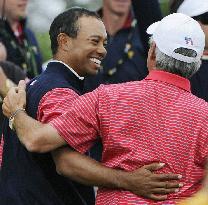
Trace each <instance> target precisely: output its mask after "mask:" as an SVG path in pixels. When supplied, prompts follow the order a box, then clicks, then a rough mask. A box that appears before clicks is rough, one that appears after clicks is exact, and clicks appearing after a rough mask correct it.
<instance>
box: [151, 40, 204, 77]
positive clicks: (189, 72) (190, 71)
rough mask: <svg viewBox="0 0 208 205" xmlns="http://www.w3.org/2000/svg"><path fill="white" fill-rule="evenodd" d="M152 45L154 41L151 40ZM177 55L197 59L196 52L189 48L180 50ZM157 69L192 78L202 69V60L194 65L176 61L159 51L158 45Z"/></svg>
mask: <svg viewBox="0 0 208 205" xmlns="http://www.w3.org/2000/svg"><path fill="white" fill-rule="evenodd" d="M150 41H151V44H152V42H153V41H152V39H150ZM177 53H179V54H181V55H184V56H189V57H196V51H194V50H191V49H187V48H178V49H177ZM155 54H156V69H157V70H163V71H167V72H169V73H173V74H177V75H180V76H182V77H184V78H191V76H193V75H194V74H195V73H196V72H197V71H198V70H199V68H200V66H201V60H199V61H198V62H193V63H186V62H183V61H180V60H176V59H175V58H173V57H170V56H167V55H166V54H164V53H163V52H161V51H160V50H159V48H158V47H157V45H156V51H155Z"/></svg>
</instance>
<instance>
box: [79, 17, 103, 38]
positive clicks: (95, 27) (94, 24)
mask: <svg viewBox="0 0 208 205" xmlns="http://www.w3.org/2000/svg"><path fill="white" fill-rule="evenodd" d="M78 25H79V32H78V35H85V36H88V37H89V36H91V35H93V36H95V35H96V36H100V37H103V38H106V37H107V33H106V29H105V26H104V24H103V22H102V21H101V20H99V19H97V18H95V17H87V16H83V17H81V18H79V20H78Z"/></svg>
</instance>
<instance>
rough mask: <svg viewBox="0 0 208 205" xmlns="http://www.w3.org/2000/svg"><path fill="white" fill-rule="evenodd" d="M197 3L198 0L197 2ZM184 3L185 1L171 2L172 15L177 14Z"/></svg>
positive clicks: (173, 0) (175, 0) (176, 0)
mask: <svg viewBox="0 0 208 205" xmlns="http://www.w3.org/2000/svg"><path fill="white" fill-rule="evenodd" d="M196 1H197V0H196ZM183 2H184V0H170V3H169V7H170V13H171V14H172V13H177V10H178V8H179V7H180V5H181V4H182V3H183Z"/></svg>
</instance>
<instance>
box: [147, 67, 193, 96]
mask: <svg viewBox="0 0 208 205" xmlns="http://www.w3.org/2000/svg"><path fill="white" fill-rule="evenodd" d="M145 79H146V80H154V81H161V82H165V83H168V84H171V85H174V86H176V87H178V88H181V89H183V90H186V91H188V92H191V85H190V82H189V80H188V79H186V78H183V77H181V76H179V75H176V74H172V73H169V72H165V71H159V70H153V71H150V73H149V75H148V76H147V77H146V78H145Z"/></svg>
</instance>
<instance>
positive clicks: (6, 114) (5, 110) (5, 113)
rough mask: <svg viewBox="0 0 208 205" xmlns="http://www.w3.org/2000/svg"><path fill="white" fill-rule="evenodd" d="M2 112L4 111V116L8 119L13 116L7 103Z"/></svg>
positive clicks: (4, 104)
mask: <svg viewBox="0 0 208 205" xmlns="http://www.w3.org/2000/svg"><path fill="white" fill-rule="evenodd" d="M2 111H3V114H4V115H5V116H6V117H8V118H9V117H10V116H11V112H10V110H9V108H8V106H7V104H6V103H3V105H2Z"/></svg>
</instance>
